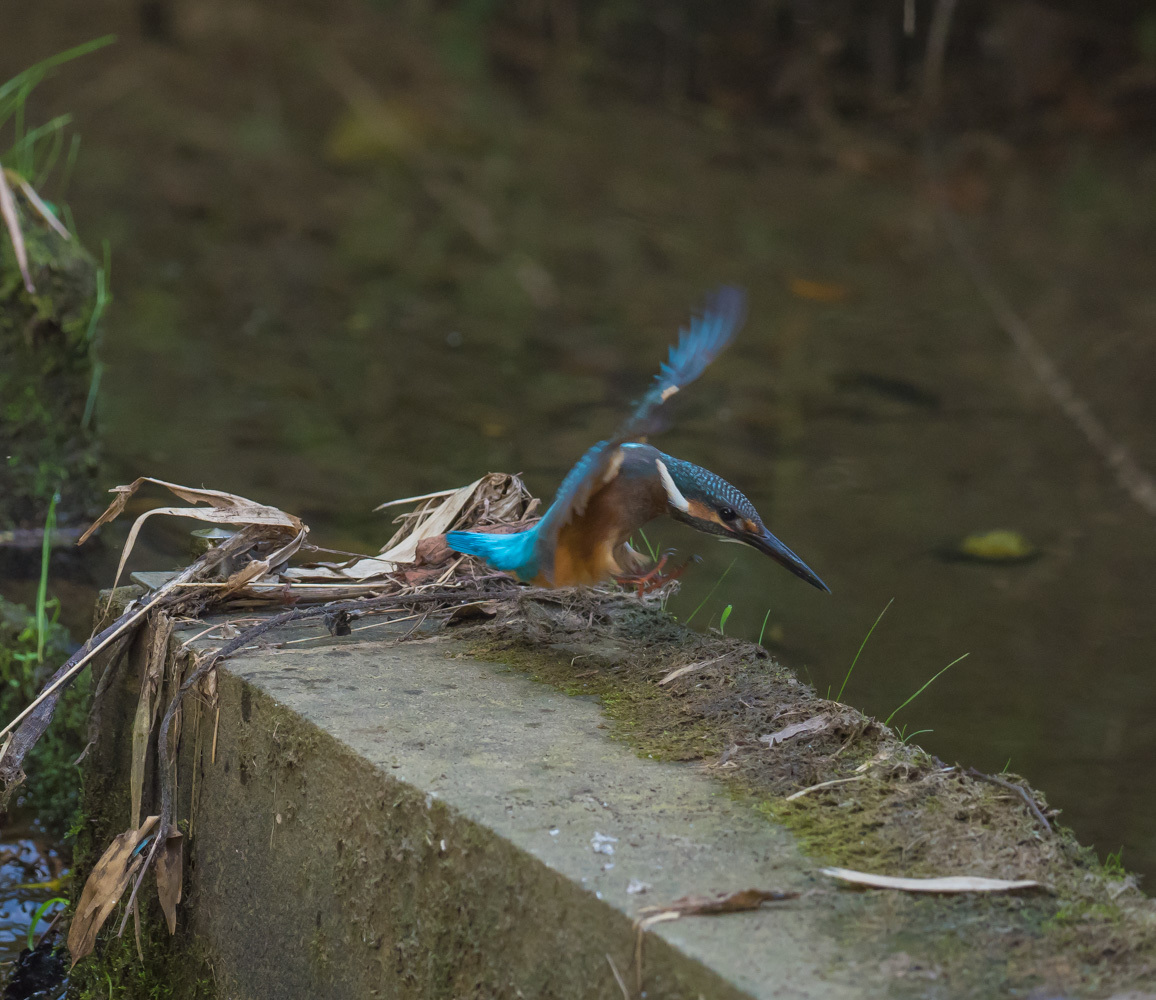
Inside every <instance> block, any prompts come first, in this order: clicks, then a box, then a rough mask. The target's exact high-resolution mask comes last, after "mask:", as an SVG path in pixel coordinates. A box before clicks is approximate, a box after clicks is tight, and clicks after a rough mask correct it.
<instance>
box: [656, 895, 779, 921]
mask: <svg viewBox="0 0 1156 1000" xmlns="http://www.w3.org/2000/svg"><path fill="white" fill-rule="evenodd" d="M798 898H799V893H797V892H794V891H784V890H781V889H739V890H738V891H736V892H712V893H691V894H690V895H687V896H680V897H679V898H678V899H675V900H672V901H671V902H669V903H662V904H660V905H658V906H644V907H642V908H641V909H640V910H639V911H638V915H639V917H640V918H641V921H640V923H641V924H642V925H643V926H646V925H647V924H648V923H659V922H660V921H664V920H673V919H675V918H677V917H701V916H713V915H716V914H719V913H741V912H743V911H745V910H757V909H758V908H759V907H760V906H762V905H763V903H777V902H782V901H783V900H787V899H798Z"/></svg>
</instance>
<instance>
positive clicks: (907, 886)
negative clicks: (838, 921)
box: [820, 868, 1044, 893]
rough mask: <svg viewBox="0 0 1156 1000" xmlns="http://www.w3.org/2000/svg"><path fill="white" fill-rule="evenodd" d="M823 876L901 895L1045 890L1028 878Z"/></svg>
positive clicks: (828, 871) (837, 872)
mask: <svg viewBox="0 0 1156 1000" xmlns="http://www.w3.org/2000/svg"><path fill="white" fill-rule="evenodd" d="M820 871H822V873H823V874H824V875H829V876H830V877H831V878H837V879H839V880H840V881H841V882H848V883H850V884H851V885H859V886H864V887H865V888H869V889H898V890H899V891H901V892H938V893H957V892H1014V891H1015V890H1017V889H1042V888H1044V886H1043V885H1042V883H1040V882H1037V881H1035V879H1030V878H1025V879H1017V880H1014V881H1009V880H1007V879H1002V878H981V877H980V876H978V875H951V876H947V877H945V878H895V877H894V876H891V875H872V874H870V873H869V872H857V871H852V870H851V869H849V868H822V869H820Z"/></svg>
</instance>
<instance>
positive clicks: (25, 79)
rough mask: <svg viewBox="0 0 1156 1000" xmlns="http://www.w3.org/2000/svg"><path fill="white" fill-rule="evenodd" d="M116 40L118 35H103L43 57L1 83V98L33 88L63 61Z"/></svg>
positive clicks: (69, 60)
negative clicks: (45, 57)
mask: <svg viewBox="0 0 1156 1000" xmlns="http://www.w3.org/2000/svg"><path fill="white" fill-rule="evenodd" d="M115 41H116V35H102V36H101V37H100V38H94V39H92V40H91V41H88V42H81V44H80V45H75V46H73V47H72V48H71V49H65V50H64V51H63V52H57V53H56V54H55V55H51V56H49V57H48V58H47V59H41V60H40V62H38V63H36V64H35V65H34V66H29V67H28V69H26V70H24V71H23V72H21V73H17V74H16V75H15V76H14V77H12V79H11V80H8V81H7V82H6V83H3V84H0V100H2V99H3V98H6V97H8V96H9V95H11V94H15V93H16V92H17V91H19V90H31V89H32V88H33V87H35V86H36V84H38V83H39V82H40V81H41V80H43V79H44V77H45V76H46V75H47V73H48V71H49V70H51V69H55V68H56V67H57V66H60V65H62V64H63V63H66V62H71V61H72V60H73V59H79V58H80V57H81V56H86V55H88V54H89V53H90V52H95V51H96V50H97V49H103V48H104V47H105V46H106V45H111V44H112V43H113V42H115Z"/></svg>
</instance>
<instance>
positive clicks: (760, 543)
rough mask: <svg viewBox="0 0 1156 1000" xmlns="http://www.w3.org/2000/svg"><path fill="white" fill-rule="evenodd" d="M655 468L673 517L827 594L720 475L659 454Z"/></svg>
mask: <svg viewBox="0 0 1156 1000" xmlns="http://www.w3.org/2000/svg"><path fill="white" fill-rule="evenodd" d="M655 466H656V468H657V470H658V475H659V478H660V479H661V480H662V486H663V489H664V490H665V491H666V499H667V510H668V512H669V514H670V516H671V517H673V518H674V519H675V520H677V521H682V522H683V523H684V524H689V525H690V526H691V527H692V528H697V529H698V530H699V531H705V532H707V533H708V534H711V535H718V536H720V537H721V538H722V539H723V540H725V541H732V542H742V543H743V544H744V545H749V546H751V548H753V549H758V550H759V551H760V552H762V553H763V554H765V555H768V556H770V557H771V558H772V559H774V560H775V562H777V563H779V564H780V565H781V566H783V567H785V568H786V569H789V570H790V571H791V572H792V573H794V574H795V576H797V577H799V578H800V579H803V580H806V581H807V583H809V584H810V585H811V586H812V587H817V588H818V589H819V590H825V591H827V592H828V593H830V588H829V587H828V586H827V585H826V584H825V583H824V582H823V581H822V580H820V579H819V577H818V576H817V575H816V574H815V572H814V570H812V569H811V568H810V567H809V566H808V565H807V564H806V563H805V562H803V560H802V559H800V558H799V557H798V556H797V555H795V553H794V552H792V551H791V550H790V549H789V548H787V547H786V546H785V545H784V544H783V543H782V542H780V541H779V540H778V539H777V538H776V537H775V536H774V535H772V534H771V533H770V532H769V531H768V530H767V527H766V525H764V524H763V519H762V518H761V517H759V512H758V511H757V510H755V505H754V504H753V503H751V502H750V500H748V499H747V498H746V497H745V496H743V494H742V493H740V492H739V491H738V490H737V489H736V488H735V487H734V486H732V485H731V484H730V483H728V482H727V481H726V480H725V479H723V478H722V476H717V475H715V474H714V473H713V472H710V471H709V470H707V469H704V468H701V467H700V466H697V465H693V464H691V463H690V462H684V461H682V460H681V459H678V458H671V457H670V456H669V455H663V454H661V453H660V454H659V455H658V457H657V458H656V459H655Z"/></svg>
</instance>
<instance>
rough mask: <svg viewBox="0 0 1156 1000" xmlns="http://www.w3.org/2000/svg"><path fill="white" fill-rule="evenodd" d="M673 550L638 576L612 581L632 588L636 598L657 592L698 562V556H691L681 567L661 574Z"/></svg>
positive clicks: (619, 577) (665, 553)
mask: <svg viewBox="0 0 1156 1000" xmlns="http://www.w3.org/2000/svg"><path fill="white" fill-rule="evenodd" d="M674 551H675V550H674V549H668V550H667V551H666V552H664V553H663V554H662V556H661V558H659V560H658V562H657V563H655V564H654V566H653V567H652V568H651V569H650V570H648V571H647V572H646V573H643V574H641V575H639V576H616V577H615V578H614V579H615V581H616V582H617V583H619V584H620V585H621V586H623V587H634V588H636V590H637V592H638V596H639V597H641V596H642V595H643V594H649V593H650V592H651V591H652V590H658V589H659V588H660V587H665V586H666V585H667V584H668V583H670V582H671V581H672V580H677V579H678V578H679V577H680V576H682V574H683V572H684V571H685V570H686V568H687V566H689V565H690V564H691V563H692V562H698V556H691V557H690V558H689V559H687V560H686V561H685V562H683V564H682V565H681V566H677V567H675V568H674V569H672V570H671V571H670V572H669V573H663V572H662V568H663V567H664V566H665V565H666V562H667V560H668V559H669V558H670V557H671V556H672V555H674Z"/></svg>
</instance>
